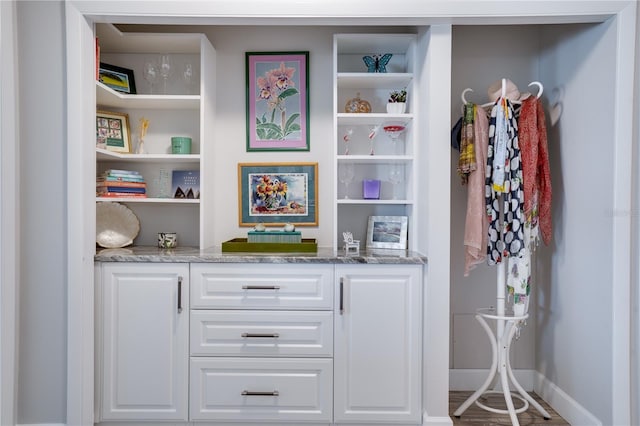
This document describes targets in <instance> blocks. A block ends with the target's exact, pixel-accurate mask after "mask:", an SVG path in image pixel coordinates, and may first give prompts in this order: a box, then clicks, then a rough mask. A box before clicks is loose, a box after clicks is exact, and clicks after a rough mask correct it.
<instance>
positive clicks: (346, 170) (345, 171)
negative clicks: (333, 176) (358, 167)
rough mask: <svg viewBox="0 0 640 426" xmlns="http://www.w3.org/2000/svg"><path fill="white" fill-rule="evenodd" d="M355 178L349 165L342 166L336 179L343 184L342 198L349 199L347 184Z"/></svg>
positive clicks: (354, 172) (354, 173) (351, 165)
mask: <svg viewBox="0 0 640 426" xmlns="http://www.w3.org/2000/svg"><path fill="white" fill-rule="evenodd" d="M355 176H356V171H355V168H354V166H353V164H351V163H347V164H342V165H341V166H340V170H339V171H338V179H339V180H340V182H341V183H343V184H344V198H345V200H347V199H349V184H350V183H351V182H353V178H354V177H355Z"/></svg>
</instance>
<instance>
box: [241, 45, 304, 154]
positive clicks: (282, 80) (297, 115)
mask: <svg viewBox="0 0 640 426" xmlns="http://www.w3.org/2000/svg"><path fill="white" fill-rule="evenodd" d="M245 56H246V58H245V62H246V64H245V65H246V98H247V107H246V109H247V152H249V151H309V149H310V148H309V146H310V145H309V52H246V54H245Z"/></svg>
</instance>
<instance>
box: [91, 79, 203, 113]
mask: <svg viewBox="0 0 640 426" xmlns="http://www.w3.org/2000/svg"><path fill="white" fill-rule="evenodd" d="M96 103H97V105H98V109H100V108H104V107H110V108H127V109H156V110H162V109H171V110H178V109H187V110H197V109H199V108H200V95H127V94H123V93H118V92H116V91H115V90H113V89H111V88H110V87H108V86H105V85H104V84H102V83H100V82H99V81H96Z"/></svg>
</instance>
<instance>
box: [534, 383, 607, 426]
mask: <svg viewBox="0 0 640 426" xmlns="http://www.w3.org/2000/svg"><path fill="white" fill-rule="evenodd" d="M534 388H535V391H536V393H537V394H538V396H540V398H542V399H544V400H545V401H546V402H547V404H549V405H550V406H551V407H553V409H554V410H556V412H557V413H558V414H560V415H561V416H562V417H563V418H564V419H565V420H566V421H567V422H569V424H572V425H581V426H602V422H601V421H600V420H598V418H597V417H596V416H594V415H593V414H591V413H590V412H589V410H587V409H586V408H584V407H583V406H582V405H580V404H578V402H577V401H575V400H574V399H573V398H571V397H570V396H569V395H568V394H567V393H566V392H564V391H563V390H562V389H560V388H559V387H558V386H556V385H555V383H552V382H551V381H550V380H548V379H547V378H546V377H544V376H543V375H542V374H540V373H538V372H535V387H534Z"/></svg>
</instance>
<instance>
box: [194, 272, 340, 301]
mask: <svg viewBox="0 0 640 426" xmlns="http://www.w3.org/2000/svg"><path fill="white" fill-rule="evenodd" d="M332 279H333V266H332V265H301V264H287V265H282V264H279V265H274V264H271V265H255V264H213V265H212V264H192V265H191V284H192V285H191V296H192V299H191V307H192V308H194V309H206V308H218V309H225V308H226V309H317V310H323V309H327V310H328V309H332V306H333V299H332V297H333V286H332Z"/></svg>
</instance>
